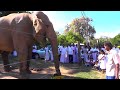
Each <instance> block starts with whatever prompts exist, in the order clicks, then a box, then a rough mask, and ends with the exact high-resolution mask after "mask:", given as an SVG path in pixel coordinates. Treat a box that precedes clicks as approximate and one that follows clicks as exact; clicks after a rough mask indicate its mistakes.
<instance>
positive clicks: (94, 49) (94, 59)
mask: <svg viewBox="0 0 120 90" xmlns="http://www.w3.org/2000/svg"><path fill="white" fill-rule="evenodd" d="M95 51H97V49H96V48H93V49H92V57H93V62H96V60H97V53H96V52H95Z"/></svg>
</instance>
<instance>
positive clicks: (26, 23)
mask: <svg viewBox="0 0 120 90" xmlns="http://www.w3.org/2000/svg"><path fill="white" fill-rule="evenodd" d="M52 30H53V31H52ZM52 30H50V31H48V27H47V26H46V25H45V24H44V23H43V21H42V20H41V19H39V18H37V16H36V15H34V14H30V13H12V14H9V15H7V16H3V17H0V53H1V55H2V59H3V64H4V70H5V71H6V72H9V71H11V70H10V66H9V61H8V55H9V53H10V52H12V51H13V50H16V51H17V53H18V59H19V61H20V68H19V71H20V75H21V76H22V78H29V74H31V71H30V69H29V65H30V59H31V57H32V45H33V42H34V39H36V40H37V41H38V42H39V43H42V44H43V46H44V45H45V42H46V37H48V39H49V40H50V42H51V45H52V47H53V50H54V57H58V55H57V53H56V54H55V52H57V50H56V47H57V43H56V42H57V41H56V40H57V39H56V35H55V33H53V34H52V35H51V36H55V37H54V39H53V38H50V36H49V32H51V31H52V32H54V29H52ZM52 40H55V43H54V42H53V41H52ZM54 46H55V48H54ZM56 64H57V65H56ZM55 67H56V75H61V72H60V70H59V63H58V58H55Z"/></svg>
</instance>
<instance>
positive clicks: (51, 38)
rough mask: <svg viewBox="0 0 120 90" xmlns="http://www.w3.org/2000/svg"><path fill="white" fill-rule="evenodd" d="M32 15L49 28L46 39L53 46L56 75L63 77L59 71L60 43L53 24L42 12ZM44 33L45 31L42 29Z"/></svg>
mask: <svg viewBox="0 0 120 90" xmlns="http://www.w3.org/2000/svg"><path fill="white" fill-rule="evenodd" d="M32 14H34V15H36V16H37V18H39V19H41V20H42V22H43V23H44V24H45V25H46V26H47V29H46V30H45V32H46V34H45V35H46V38H48V39H49V41H50V43H51V45H52V51H53V57H54V63H55V69H56V75H61V72H60V69H59V59H58V43H57V36H56V33H55V30H54V27H53V24H52V23H51V21H50V20H49V18H48V16H47V15H45V14H44V13H43V12H41V11H37V12H33V13H32ZM42 30H43V31H42V32H44V29H42Z"/></svg>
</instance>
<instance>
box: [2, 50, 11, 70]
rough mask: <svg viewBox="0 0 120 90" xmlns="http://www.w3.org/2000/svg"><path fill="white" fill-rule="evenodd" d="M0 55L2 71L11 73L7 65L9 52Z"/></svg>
mask: <svg viewBox="0 0 120 90" xmlns="http://www.w3.org/2000/svg"><path fill="white" fill-rule="evenodd" d="M1 55H2V59H3V64H4V70H5V71H6V72H9V71H11V69H10V65H8V64H9V61H8V55H9V52H6V51H3V52H2V53H1Z"/></svg>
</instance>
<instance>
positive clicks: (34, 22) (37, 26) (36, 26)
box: [33, 18, 42, 36]
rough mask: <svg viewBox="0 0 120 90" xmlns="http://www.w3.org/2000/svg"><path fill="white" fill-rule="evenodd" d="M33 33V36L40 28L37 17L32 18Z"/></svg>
mask: <svg viewBox="0 0 120 90" xmlns="http://www.w3.org/2000/svg"><path fill="white" fill-rule="evenodd" d="M33 28H34V30H33V35H34V36H35V35H36V34H37V33H38V32H39V31H40V30H41V29H42V26H41V24H40V20H39V19H38V18H34V19H33Z"/></svg>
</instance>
